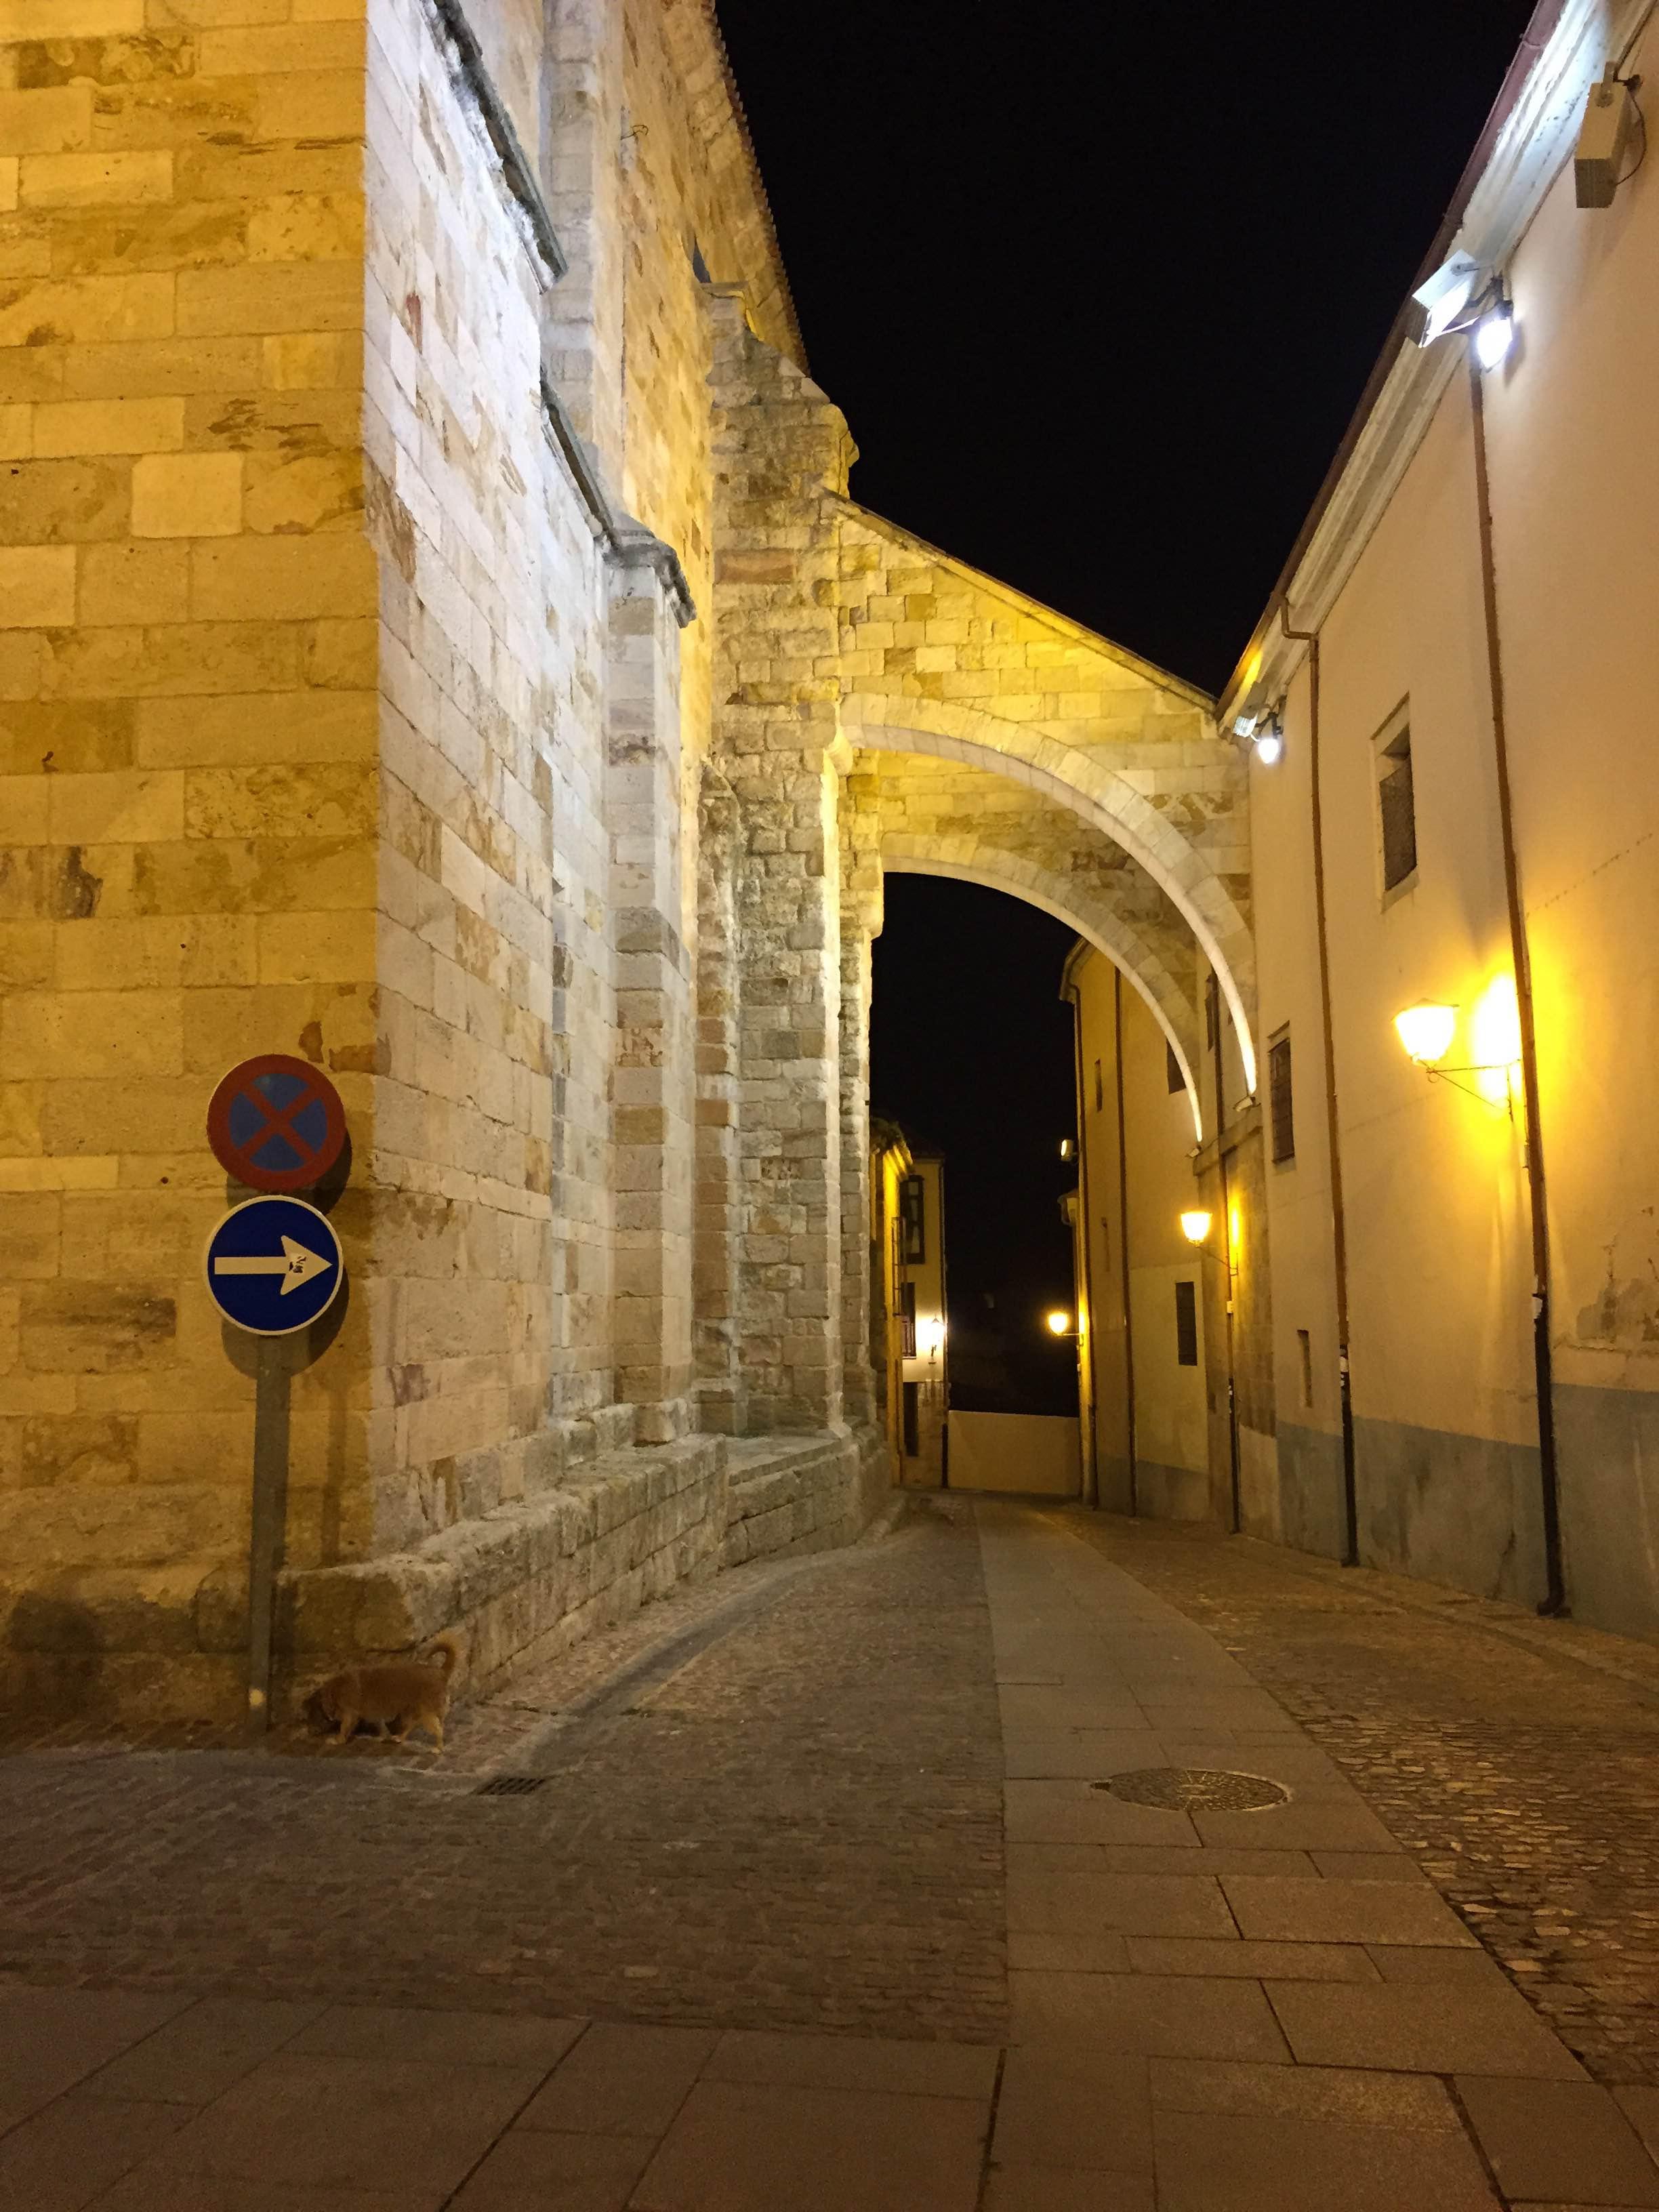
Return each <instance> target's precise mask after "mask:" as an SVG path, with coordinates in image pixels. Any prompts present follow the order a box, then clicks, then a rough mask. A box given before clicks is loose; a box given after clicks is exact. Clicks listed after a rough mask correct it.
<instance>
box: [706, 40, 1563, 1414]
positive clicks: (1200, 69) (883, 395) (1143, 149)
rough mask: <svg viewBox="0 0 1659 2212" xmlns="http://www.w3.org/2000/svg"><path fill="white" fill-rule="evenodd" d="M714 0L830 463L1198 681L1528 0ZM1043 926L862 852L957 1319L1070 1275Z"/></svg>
mask: <svg viewBox="0 0 1659 2212" xmlns="http://www.w3.org/2000/svg"><path fill="white" fill-rule="evenodd" d="M718 5H719V13H720V23H721V27H722V28H723V30H724V32H725V33H726V43H727V46H728V47H729V49H730V52H731V55H732V64H733V68H734V70H735V72H736V75H737V79H738V87H739V88H740V90H741V92H742V94H743V97H744V105H745V106H746V108H747V111H748V115H749V121H750V130H751V131H752V133H753V136H754V140H755V144H756V149H757V153H758V155H759V158H760V165H761V171H762V173H763V177H764V178H765V180H766V185H767V189H768V192H769V196H770V198H771V202H772V207H773V212H774V215H775V218H776V222H777V228H778V234H779V237H780V240H781V243H782V247H783V256H784V262H785V265H786V267H787V270H788V271H789V277H790V283H791V286H792V289H793V294H794V298H795V304H796V307H797V309H798V311H799V317H800V323H801V329H802V332H803V335H804V337H805V343H806V349H807V353H808V356H809V359H810V362H811V368H812V373H813V374H814V376H815V377H816V378H817V381H818V382H819V383H820V384H821V385H822V386H823V388H824V390H825V391H826V392H829V395H830V396H831V397H832V398H834V399H835V400H836V402H837V403H838V404H839V405H840V406H841V407H842V409H843V410H845V412H846V415H847V417H848V422H849V423H850V425H851V428H852V431H853V435H854V438H855V439H856V440H857V441H858V443H859V446H860V449H861V453H862V459H860V461H859V463H858V465H857V467H856V468H855V469H854V472H853V482H852V489H853V494H854V497H855V498H857V499H860V500H861V501H863V502H864V503H865V505H866V506H867V507H873V508H874V509H875V510H876V511H877V513H881V514H884V515H888V516H890V517H891V518H892V519H893V520H895V521H897V522H900V523H902V524H904V525H905V526H907V527H908V528H909V529H911V530H914V531H915V532H918V533H919V534H920V535H921V537H923V538H927V539H929V540H931V541H932V542H933V544H938V545H941V546H944V547H945V548H946V549H947V550H949V551H951V552H952V553H954V554H956V555H957V556H959V557H961V558H962V559H963V560H966V561H969V562H972V563H973V564H974V565H975V566H976V567H978V568H984V569H986V570H987V571H988V572H989V573H990V574H993V575H994V576H999V577H1001V578H1003V579H1005V580H1006V581H1008V582H1009V583H1011V584H1014V585H1017V586H1018V587H1019V588H1020V589H1022V590H1023V591H1026V592H1031V593H1032V594H1034V595H1035V596H1036V598H1038V599H1043V600H1046V601H1047V602H1048V604H1049V605H1053V606H1054V607H1057V608H1059V609H1060V610H1061V611H1063V612H1065V613H1066V614H1068V615H1070V616H1072V617H1074V618H1075V619H1076V620H1078V621H1079V622H1082V623H1087V624H1088V625H1089V626H1090V627H1091V628H1092V629H1097V630H1099V631H1102V632H1103V633H1104V634H1105V635H1107V636H1108V637H1110V638H1113V639H1115V640H1116V641H1118V642H1119V643H1120V644H1122V645H1124V646H1127V647H1130V648H1131V649H1132V650H1133V651H1134V652H1136V653H1141V654H1144V655H1145V656H1146V658H1147V659H1151V660H1153V661H1155V662H1158V664H1159V665H1162V666H1164V667H1166V668H1169V669H1171V670H1173V671H1175V672H1176V673H1177V674H1179V675H1182V676H1184V677H1186V678H1188V679H1189V680H1191V681H1192V682H1194V683H1197V684H1202V685H1204V686H1205V687H1206V689H1209V690H1218V689H1219V688H1220V686H1221V685H1222V684H1224V683H1225V679H1226V677H1227V675H1228V673H1229V671H1231V668H1232V666H1233V665H1234V662H1235V661H1236V659H1237V655H1238V654H1239V653H1240V652H1241V651H1242V650H1243V647H1244V644H1245V642H1246V641H1247V640H1248V638H1249V632H1250V629H1251V628H1252V626H1253V624H1254V623H1255V619H1256V617H1257V616H1258V615H1259V614H1260V613H1261V609H1262V607H1263V606H1264V605H1265V604H1266V602H1267V597H1268V594H1269V592H1270V591H1271V589H1272V586H1273V581H1274V579H1275V577H1276V576H1277V574H1278V573H1279V568H1280V567H1281V565H1282V563H1283V562H1284V560H1285V556H1286V555H1287V553H1288V552H1289V550H1290V548H1291V544H1292V541H1293V540H1294V538H1295V537H1296V534H1297V530H1298V528H1299V527H1300V525H1301V523H1302V520H1303V519H1304V515H1305V513H1306V512H1307V509H1308V507H1309V506H1310V504H1311V502H1312V500H1313V498H1314V496H1315V495H1316V492H1317V490H1318V488H1319V484H1320V482H1321V480H1322V477H1323V476H1324V473H1325V470H1326V468H1327V466H1328V463H1329V461H1330V459H1331V456H1332V454H1333V453H1334V450H1335V448H1336V446H1337V443H1338V441H1339V440H1340V437H1341V435H1342V432H1343V429H1344V428H1345V427H1346V422H1347V420H1348V417H1349V416H1350V414H1351V413H1352V410H1353V407H1354V404H1355V403H1356V402H1357V400H1358V397H1359V393H1360V391H1361V388H1362V386H1364V381H1365V378H1366V376H1367V375H1368V374H1369V373H1370V367H1371V364H1372V362H1373V361H1374V359H1375V358H1376V353H1377V351H1378V349H1379V348H1380V347H1381V345H1382V343H1383V339H1384V337H1385V336H1386V335H1387V332H1388V330H1389V325H1390V323H1391V322H1392V320H1393V319H1394V316H1395V311H1396V309H1397V308H1398V307H1399V304H1400V301H1401V297H1402V295H1404V293H1405V292H1406V290H1407V289H1408V286H1409V283H1410V281H1411V278H1412V276H1413V273H1414V272H1415V270H1416V268H1417V266H1418V264H1419V262H1420V261H1421V259H1422V258H1423V256H1424V254H1425V252H1426V251H1427V250H1428V247H1429V246H1430V245H1431V242H1432V240H1433V237H1434V234H1435V231H1436V229H1437V227H1438V225H1439V222H1440V218H1441V216H1442V215H1443V212H1444V210H1445V207H1446V204H1447V203H1448V201H1449V199H1450V197H1451V194H1452V191H1453V190H1454V188H1455V185H1456V182H1457V179H1458V177H1459V175H1460V173H1461V172H1462V168H1463V165H1464V163H1465V161H1467V159H1468V155H1469V154H1470V152H1471V151H1472V149H1473V148H1474V142H1475V139H1476V137H1478V135H1479V133H1480V126H1481V124H1482V123H1483V121H1484V120H1485V118H1486V112H1487V111H1488V109H1489V108H1490V106H1491V105H1492V100H1493V99H1494V98H1495V97H1496V95H1497V93H1498V87H1499V85H1500V83H1501V82H1502V80H1503V77H1504V71H1505V70H1506V69H1507V68H1508V66H1509V64H1510V59H1511V58H1512V57H1513V55H1514V52H1515V50H1516V46H1517V44H1518V42H1519V40H1520V37H1521V33H1522V31H1523V29H1524V28H1525V27H1526V23H1527V20H1528V15H1530V13H1531V7H1530V4H1529V0H1390V4H1389V6H1388V7H1386V8H1384V7H1383V6H1381V5H1377V4H1375V0H1373V4H1364V0H1348V4H1346V5H1344V6H1337V7H1333V6H1332V5H1331V4H1330V0H1306V4H1290V0H1265V4H1262V0H1258V4H1257V5H1255V6H1253V7H1241V6H1239V5H1238V4H1237V0H1226V4H1221V3H1220V0H1217V4H1212V5H1205V4H1201V0H1198V4H1189V5H1188V6H1185V7H1182V8H1179V9H1176V8H1173V7H1168V6H1164V7H1147V6H1146V5H1144V4H1143V5H1137V6H1128V5H1124V4H1121V0H1120V4H1112V0H1105V4H1100V0H1096V4H1094V5H1092V6H1088V5H1081V4H1079V0H1026V4H1024V5H1023V6H1021V7H1018V8H1012V9H1011V8H1002V7H999V8H996V9H991V8H987V7H975V6H973V5H970V4H969V5H964V4H963V0H953V4H951V5H945V4H943V0H839V4H838V5H836V7H834V8H833V9H828V8H810V9H809V8H802V7H799V6H787V5H780V4H779V0H718ZM719 273H720V272H719V271H716V274H719ZM1068 942H1069V940H1068V939H1067V936H1066V932H1065V931H1064V930H1063V929H1062V928H1061V927H1060V925H1059V924H1057V923H1055V922H1054V921H1050V920H1049V919H1048V917H1047V916H1045V915H1039V914H1036V913H1035V912H1033V911H1032V910H1031V909H1030V908H1023V907H1020V906H1018V904H1017V903H1016V902H1014V901H1012V900H1009V899H1006V898H1004V897H1002V896H1000V895H999V894H996V893H994V892H988V891H987V892H980V891H975V890H971V889H970V888H967V887H963V886H959V885H956V884H946V883H941V882H937V881H934V880H932V879H929V878H898V879H896V880H894V881H890V884H889V899H888V921H887V927H886V932H885V933H884V936H883V938H882V939H881V940H880V942H879V945H878V965H877V979H878V980H877V1018H876V1035H875V1041H874V1076H873V1096H874V1099H875V1103H877V1105H878V1107H883V1106H884V1107H885V1108H886V1109H888V1110H890V1112H892V1113H894V1114H895V1115H899V1116H901V1117H909V1118H911V1119H914V1120H915V1121H916V1123H917V1126H918V1127H919V1128H925V1132H926V1133H927V1135H928V1136H930V1137H931V1138H933V1139H934V1140H935V1141H936V1142H937V1143H938V1144H939V1146H941V1147H942V1148H943V1149H944V1150H945V1152H946V1154H947V1156H948V1158H949V1160H950V1163H951V1164H950V1168H949V1170H948V1172H949V1175H950V1177H951V1182H950V1189H951V1206H950V1209H949V1214H950V1218H949V1225H948V1228H949V1249H950V1255H951V1275H952V1297H951V1307H952V1315H951V1319H952V1329H953V1341H955V1340H957V1338H959V1336H960V1331H961V1328H962V1327H963V1325H964V1324H965V1323H966V1322H967V1320H968V1318H969V1305H970V1304H978V1303H979V1302H981V1301H982V1297H983V1294H984V1292H985V1291H987V1289H988V1290H989V1291H991V1293H992V1294H993V1295H994V1296H997V1295H999V1294H1000V1297H1001V1301H1002V1304H1004V1305H1005V1306H1006V1305H1007V1304H1010V1303H1018V1302H1020V1301H1024V1303H1025V1304H1027V1305H1028V1306H1029V1304H1030V1294H1031V1292H1032V1291H1033V1290H1034V1289H1035V1288H1036V1287H1037V1286H1039V1285H1042V1284H1044V1283H1045V1282H1046V1281H1050V1280H1052V1281H1054V1283H1055V1287H1056V1290H1057V1291H1060V1290H1063V1288H1064V1286H1065V1285H1066V1281H1067V1280H1068V1277H1069V1263H1068V1259H1067V1248H1066V1239H1065V1237H1064V1234H1063V1232H1061V1231H1060V1228H1059V1225H1058V1223H1057V1220H1056V1218H1055V1215H1054V1192H1055V1190H1056V1188H1059V1187H1060V1177H1059V1176H1058V1175H1057V1173H1056V1168H1057V1163H1054V1161H1053V1154H1054V1145H1055V1143H1056V1142H1057V1140H1058V1138H1059V1136H1060V1133H1063V1132H1066V1131H1068V1130H1069V1129H1070V1127H1071V1125H1072V1121H1073V1111H1074V1109H1073V1090H1072V1080H1073V1079H1072V1073H1071V1060H1070V1046H1069V1020H1070V1016H1069V1011H1068V1010H1067V1009H1065V1008H1063V1007H1061V1006H1060V1005H1059V1004H1058V1002H1057V1000H1056V999H1055V996H1054V994H1055V991H1056V989H1057V987H1058V983H1059V975H1060V963H1061V960H1062V959H1063V957H1064V956H1065V952H1066V947H1067V944H1068ZM947 945H948V947H949V956H948V957H942V953H941V948H942V947H945V946H947ZM993 1111H994V1113H995V1114H996V1115H997V1116H998V1117H999V1119H1000V1124H1001V1127H1000V1144H999V1146H998V1147H997V1148H996V1154H995V1157H994V1158H987V1157H986V1155H985V1153H984V1152H982V1151H981V1150H980V1149H978V1148H979V1147H980V1146H981V1145H982V1142H983V1125H984V1121H985V1119H986V1117H987V1114H989V1113H990V1112H993ZM976 1162H977V1163H980V1164H975V1163H976ZM1056 1254H1057V1255H1058V1256H1057V1258H1056V1256H1055V1255H1056ZM1056 1269H1057V1270H1058V1274H1057V1276H1056V1273H1055V1270H1056ZM981 1276H983V1277H984V1278H985V1279H981ZM992 1278H995V1279H992ZM1061 1371H1063V1370H1061ZM953 1395H958V1394H957V1390H956V1388H955V1385H954V1383H953Z"/></svg>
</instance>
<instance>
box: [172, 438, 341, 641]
mask: <svg viewBox="0 0 1659 2212" xmlns="http://www.w3.org/2000/svg"><path fill="white" fill-rule="evenodd" d="M202 458H204V459H206V458H209V457H207V456H203V457H202ZM215 458H224V457H222V456H221V457H215ZM378 587H379V569H378V564H377V562H376V560H375V556H374V548H373V547H372V546H371V545H370V544H369V543H368V540H367V539H366V538H361V537H358V536H356V534H355V533H346V532H323V533H320V534H319V535H315V536H300V537H294V538H259V537H251V538H228V539H227V540H225V541H224V542H222V543H220V544H210V545H198V546H197V547H196V548H195V550H194V552H193V553H192V556H191V613H192V614H193V615H194V616H196V617H197V618H198V619H200V620H204V621H209V622H223V621H236V620H245V619H247V618H249V617H255V616H257V617H260V618H261V619H263V620H266V621H273V622H280V621H294V620H300V619H303V618H305V617H308V616H328V617H349V616H354V615H355V616H366V615H371V614H373V613H374V610H375V607H376V605H377V604H378Z"/></svg>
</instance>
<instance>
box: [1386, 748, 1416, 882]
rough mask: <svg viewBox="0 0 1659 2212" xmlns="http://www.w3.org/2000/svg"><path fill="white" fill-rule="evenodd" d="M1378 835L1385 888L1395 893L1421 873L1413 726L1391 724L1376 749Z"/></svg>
mask: <svg viewBox="0 0 1659 2212" xmlns="http://www.w3.org/2000/svg"><path fill="white" fill-rule="evenodd" d="M1376 809H1377V831H1378V835H1379V836H1380V837H1381V839H1382V845H1383V890H1384V891H1391V890H1397V889H1398V888H1399V886H1400V885H1401V884H1403V883H1404V882H1405V881H1406V879H1407V877H1408V876H1411V875H1413V874H1414V873H1415V872H1416V869H1417V803H1416V799H1415V797H1414V795H1413V789H1412V733H1411V726H1410V725H1409V723H1407V722H1405V721H1403V720H1402V721H1401V722H1399V723H1398V724H1391V725H1390V726H1389V728H1388V729H1386V730H1385V731H1384V732H1383V735H1382V737H1381V738H1379V739H1378V740H1377V746H1376Z"/></svg>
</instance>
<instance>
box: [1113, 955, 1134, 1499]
mask: <svg viewBox="0 0 1659 2212" xmlns="http://www.w3.org/2000/svg"><path fill="white" fill-rule="evenodd" d="M1112 1058H1113V1073H1114V1076H1115V1082H1116V1087H1117V1265H1118V1273H1119V1276H1120V1278H1121V1282H1122V1286H1123V1409H1124V1413H1125V1416H1126V1419H1127V1428H1128V1432H1129V1434H1128V1453H1129V1512H1130V1516H1131V1517H1132V1518H1133V1519H1136V1520H1138V1519H1139V1516H1140V1479H1139V1475H1138V1474H1137V1473H1136V1471H1135V1454H1136V1439H1135V1332H1134V1322H1133V1320H1132V1319H1131V1317H1130V1312H1129V1135H1128V1131H1127V1127H1126V1126H1125V1124H1124V1120H1123V970H1122V969H1121V968H1114V969H1113V970H1112Z"/></svg>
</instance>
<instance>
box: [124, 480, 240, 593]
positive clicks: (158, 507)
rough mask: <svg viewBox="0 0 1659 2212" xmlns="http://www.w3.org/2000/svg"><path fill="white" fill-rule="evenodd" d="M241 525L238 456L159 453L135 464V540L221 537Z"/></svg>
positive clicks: (133, 492)
mask: <svg viewBox="0 0 1659 2212" xmlns="http://www.w3.org/2000/svg"><path fill="white" fill-rule="evenodd" d="M241 526H242V457H241V455H240V453H174V454H159V453H157V454H149V455H146V456H145V457H144V459H142V460H139V461H137V462H136V463H135V464H134V465H133V471H132V531H133V535H134V537H136V538H222V537H228V536H231V535H233V534H234V532H237V531H239V530H240V528H241ZM196 611H199V610H196Z"/></svg>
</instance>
